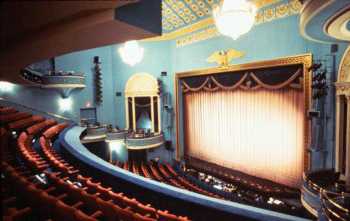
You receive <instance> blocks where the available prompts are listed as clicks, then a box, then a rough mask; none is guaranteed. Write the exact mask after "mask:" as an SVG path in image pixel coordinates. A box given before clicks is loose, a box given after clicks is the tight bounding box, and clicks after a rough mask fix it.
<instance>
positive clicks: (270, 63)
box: [174, 54, 312, 171]
mask: <svg viewBox="0 0 350 221" xmlns="http://www.w3.org/2000/svg"><path fill="white" fill-rule="evenodd" d="M296 64H301V65H303V76H304V77H303V89H304V106H305V111H304V112H305V113H304V114H305V121H304V153H303V155H304V165H303V167H304V171H307V170H308V169H309V168H310V157H309V152H308V147H309V144H310V129H311V124H310V121H309V120H308V119H307V117H306V115H307V111H308V110H309V109H310V105H311V71H309V68H310V67H311V65H312V54H302V55H295V56H289V57H282V58H278V59H274V60H266V61H257V62H252V63H245V64H236V65H230V66H227V67H225V68H222V67H216V68H207V69H199V70H192V71H186V72H179V73H176V74H175V79H174V84H175V85H174V88H175V102H176V104H175V120H176V131H175V133H176V135H175V137H176V140H175V146H176V160H177V161H179V160H181V158H182V157H183V156H182V155H181V154H180V147H179V142H180V140H179V132H180V128H179V123H180V119H179V114H180V111H181V110H180V105H179V96H178V93H182V91H179V89H181V88H179V82H180V80H181V79H182V78H185V77H194V76H202V75H209V74H210V75H215V74H221V73H228V72H235V71H244V70H249V69H260V68H269V67H276V66H288V65H296ZM233 74H234V73H233ZM181 107H182V105H181ZM181 129H183V128H181Z"/></svg>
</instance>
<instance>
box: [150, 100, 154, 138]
mask: <svg viewBox="0 0 350 221" xmlns="http://www.w3.org/2000/svg"><path fill="white" fill-rule="evenodd" d="M150 99H151V122H152V129H151V131H152V133H154V100H153V99H154V97H153V96H151V97H150Z"/></svg>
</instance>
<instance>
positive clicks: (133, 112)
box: [131, 97, 136, 131]
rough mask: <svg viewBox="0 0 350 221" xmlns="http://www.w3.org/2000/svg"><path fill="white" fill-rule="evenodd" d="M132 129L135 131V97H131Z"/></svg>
mask: <svg viewBox="0 0 350 221" xmlns="http://www.w3.org/2000/svg"><path fill="white" fill-rule="evenodd" d="M131 102H132V129H133V131H136V109H135V106H136V105H135V97H132V101H131Z"/></svg>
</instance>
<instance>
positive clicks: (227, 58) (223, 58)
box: [207, 48, 245, 67]
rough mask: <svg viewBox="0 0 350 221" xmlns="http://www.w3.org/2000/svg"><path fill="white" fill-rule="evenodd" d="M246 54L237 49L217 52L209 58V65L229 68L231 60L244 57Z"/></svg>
mask: <svg viewBox="0 0 350 221" xmlns="http://www.w3.org/2000/svg"><path fill="white" fill-rule="evenodd" d="M244 55H245V53H244V52H241V51H237V50H235V49H232V48H230V49H227V50H220V51H215V52H214V53H213V54H211V55H210V56H209V57H208V58H207V62H209V63H213V62H215V63H217V64H218V65H219V66H220V67H227V66H228V65H229V64H230V62H231V60H233V59H237V58H241V57H244Z"/></svg>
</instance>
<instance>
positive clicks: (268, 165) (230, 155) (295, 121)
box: [184, 88, 305, 187]
mask: <svg viewBox="0 0 350 221" xmlns="http://www.w3.org/2000/svg"><path fill="white" fill-rule="evenodd" d="M184 102H185V103H184V112H185V154H187V155H189V156H192V157H195V158H199V159H202V160H206V161H209V162H212V163H216V164H219V165H221V166H225V167H228V168H232V169H235V170H239V171H242V172H245V173H247V174H250V175H253V176H257V177H261V178H265V179H269V180H271V181H274V182H277V183H281V184H285V185H288V186H291V187H299V186H300V184H301V178H302V172H303V151H304V126H305V125H304V120H305V119H304V117H305V114H304V94H303V91H302V90H295V89H292V88H283V89H279V90H267V89H258V90H241V89H238V90H219V91H215V92H207V91H198V92H189V93H185V94H184Z"/></svg>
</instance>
